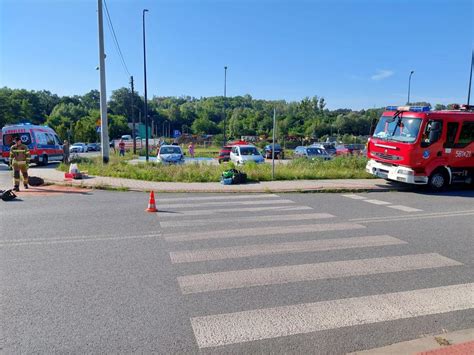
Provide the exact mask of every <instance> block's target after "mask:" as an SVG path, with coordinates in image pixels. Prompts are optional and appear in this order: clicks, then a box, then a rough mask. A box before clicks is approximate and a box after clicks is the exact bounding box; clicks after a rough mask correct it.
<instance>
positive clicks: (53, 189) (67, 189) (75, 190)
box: [16, 185, 92, 197]
mask: <svg viewBox="0 0 474 355" xmlns="http://www.w3.org/2000/svg"><path fill="white" fill-rule="evenodd" d="M91 191H92V190H90V189H84V188H81V187H75V186H63V185H45V186H34V187H33V186H31V187H30V188H29V189H28V190H24V189H22V190H21V191H20V192H16V194H17V196H18V197H30V196H55V195H63V194H79V195H89V194H90V193H91Z"/></svg>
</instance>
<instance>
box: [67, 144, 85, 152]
mask: <svg viewBox="0 0 474 355" xmlns="http://www.w3.org/2000/svg"><path fill="white" fill-rule="evenodd" d="M69 152H70V153H85V152H87V144H85V143H74V144H73V145H71V146H70V147H69Z"/></svg>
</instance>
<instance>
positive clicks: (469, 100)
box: [467, 50, 474, 110]
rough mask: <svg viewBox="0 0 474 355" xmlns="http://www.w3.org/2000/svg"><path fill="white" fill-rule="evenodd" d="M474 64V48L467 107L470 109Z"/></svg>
mask: <svg viewBox="0 0 474 355" xmlns="http://www.w3.org/2000/svg"><path fill="white" fill-rule="evenodd" d="M473 65H474V50H473V51H472V56H471V75H470V76H469V89H468V92H467V109H468V110H469V104H470V103H471V83H472V66H473Z"/></svg>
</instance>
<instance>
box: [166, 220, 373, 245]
mask: <svg viewBox="0 0 474 355" xmlns="http://www.w3.org/2000/svg"><path fill="white" fill-rule="evenodd" d="M364 228H366V227H365V226H363V225H360V224H356V223H332V224H322V223H321V224H306V225H296V226H276V227H256V228H240V229H224V230H213V231H206V232H194V233H181V234H178V233H175V234H171V235H168V236H165V240H166V241H169V242H181V241H190V240H204V239H225V238H243V237H258V236H277V235H284V234H300V233H314V232H328V231H340V230H353V229H364Z"/></svg>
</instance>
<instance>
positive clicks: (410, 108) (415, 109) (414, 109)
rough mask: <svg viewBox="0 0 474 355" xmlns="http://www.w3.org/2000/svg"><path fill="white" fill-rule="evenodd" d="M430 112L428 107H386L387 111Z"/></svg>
mask: <svg viewBox="0 0 474 355" xmlns="http://www.w3.org/2000/svg"><path fill="white" fill-rule="evenodd" d="M430 110H431V107H430V106H387V111H411V112H428V111H430Z"/></svg>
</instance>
